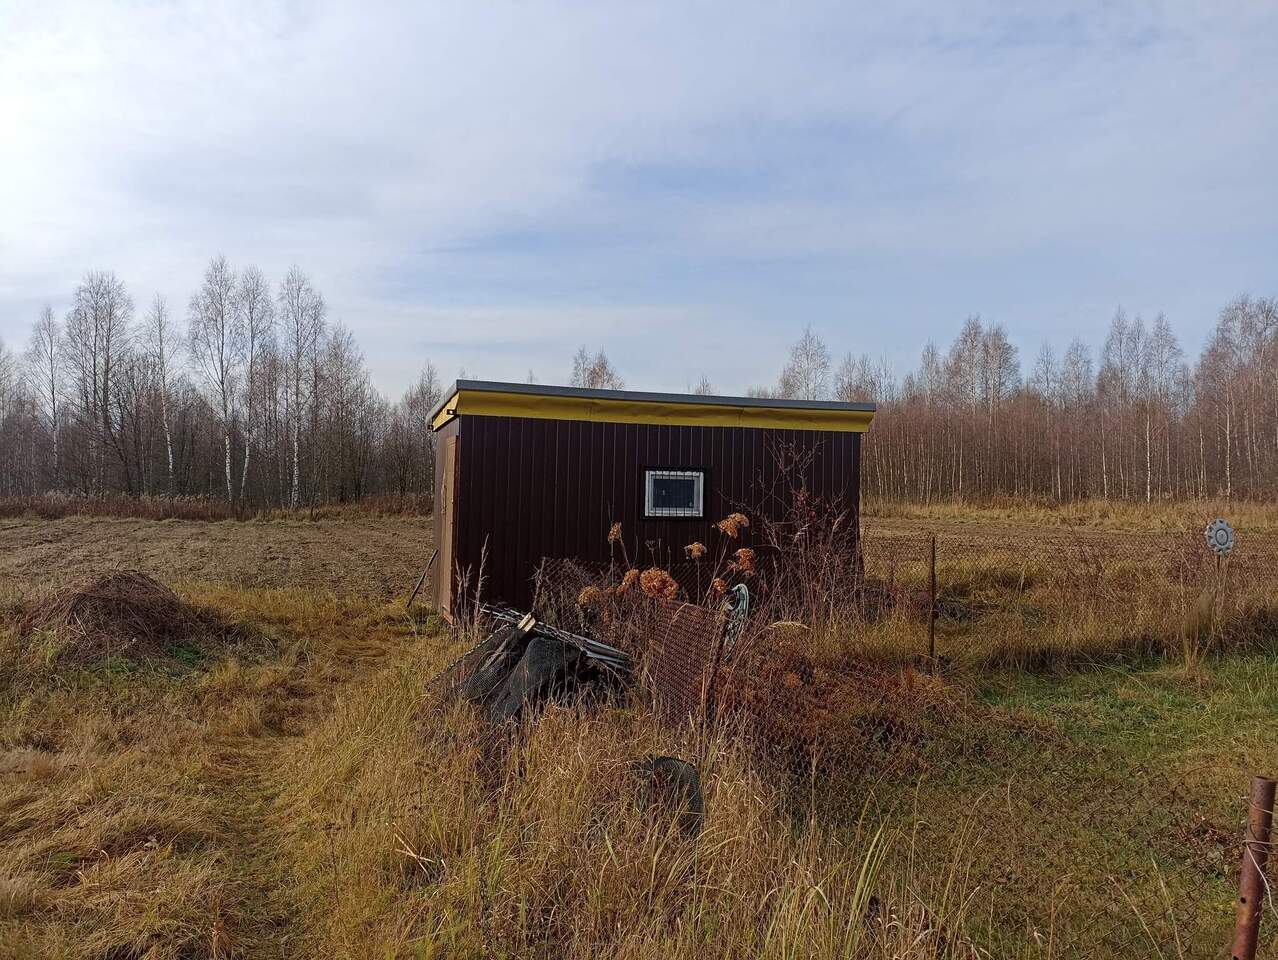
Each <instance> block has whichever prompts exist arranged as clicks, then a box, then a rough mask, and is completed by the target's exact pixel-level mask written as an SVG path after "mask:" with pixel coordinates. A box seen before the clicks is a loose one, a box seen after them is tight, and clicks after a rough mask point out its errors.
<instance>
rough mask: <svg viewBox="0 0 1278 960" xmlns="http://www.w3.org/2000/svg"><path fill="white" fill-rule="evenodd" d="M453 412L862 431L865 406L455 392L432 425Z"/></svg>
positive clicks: (867, 425) (866, 426)
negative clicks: (836, 407) (815, 406)
mask: <svg viewBox="0 0 1278 960" xmlns="http://www.w3.org/2000/svg"><path fill="white" fill-rule="evenodd" d="M457 415H462V416H479V417H528V418H532V419H534V420H589V421H593V422H596V423H658V424H661V423H664V424H672V425H679V426H688V427H762V428H770V429H774V430H836V431H840V432H843V433H865V432H866V431H867V430H868V429H869V428H870V421H871V420H872V419H874V413H873V411H869V410H822V409H819V408H818V409H812V408H805V407H767V406H748V407H747V406H736V405H733V404H718V403H678V402H669V401H657V400H603V399H595V398H589V397H559V396H547V395H544V394H527V393H501V392H495V391H486V390H459V391H458V392H457V393H455V394H453V396H452V397H451V398H450V399H449V401H448V402H447V403H446V404H444V406H443V408H442V409H441V410H440V411H439V413H438V414H436V416H435V420H434V422H433V423H432V424H431V426H432V427H433V428H434V429H435V430H438V429H439V428H440V427H442V426H443V425H444V424H446V423H447V422H448V421H449V420H451V419H452V418H453V417H455V416H457Z"/></svg>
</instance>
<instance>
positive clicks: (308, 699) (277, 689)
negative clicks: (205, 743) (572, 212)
mask: <svg viewBox="0 0 1278 960" xmlns="http://www.w3.org/2000/svg"><path fill="white" fill-rule="evenodd" d="M189 592H190V593H191V594H192V595H193V596H194V597H195V598H196V599H198V600H200V601H201V602H203V603H208V604H210V605H212V606H215V607H217V608H219V609H221V610H223V611H224V612H228V613H231V614H232V615H235V616H240V617H246V618H251V619H253V620H254V621H256V622H258V623H260V624H264V625H266V626H267V627H268V628H270V629H275V630H278V631H279V632H280V634H281V635H282V637H283V640H282V643H281V647H280V653H279V656H278V657H277V658H275V659H274V660H272V661H269V662H265V663H262V664H260V665H257V666H255V667H252V668H249V669H248V670H247V671H246V672H245V674H244V676H243V677H236V678H235V681H234V682H233V683H231V684H230V685H231V686H232V687H240V686H248V687H256V688H258V691H259V692H260V696H258V697H256V698H251V699H248V700H246V701H240V702H239V705H238V706H237V707H236V708H234V709H233V710H232V711H231V713H230V715H229V716H228V718H227V719H228V722H227V723H226V724H225V725H224V730H225V732H224V733H223V734H222V735H221V736H219V737H218V738H217V739H216V741H215V743H214V745H213V747H214V749H213V751H212V753H211V754H210V757H209V760H208V762H207V765H206V771H207V775H208V780H209V784H210V786H211V788H212V789H213V791H214V796H215V798H216V805H217V810H218V825H217V831H218V834H219V836H220V839H221V841H222V842H223V844H224V850H225V855H226V856H227V857H228V859H229V861H230V864H229V865H230V869H231V873H232V874H233V876H234V886H233V889H234V898H235V903H234V905H233V917H231V918H229V919H228V921H227V923H226V925H225V928H224V929H219V927H218V921H217V919H216V912H215V917H214V922H213V925H212V928H211V933H210V941H211V943H210V946H211V947H212V949H211V950H210V955H211V956H214V957H216V956H219V955H221V956H237V957H238V956H244V957H246V958H252V957H280V956H308V955H312V954H313V952H314V950H315V949H316V944H317V941H318V940H321V939H322V938H321V937H319V936H317V933H316V931H314V930H312V929H310V928H309V926H308V918H311V917H313V916H315V915H316V914H317V913H320V912H322V911H323V909H324V908H323V905H322V904H315V903H310V902H308V901H307V897H306V895H305V894H304V893H302V892H300V890H301V887H300V886H299V884H298V882H297V879H298V878H297V877H296V876H294V875H293V873H292V872H291V870H290V866H291V863H292V860H293V858H292V857H291V856H290V852H289V849H288V847H289V844H290V842H291V841H290V836H291V834H292V833H293V830H294V826H295V825H293V824H291V823H290V821H289V817H290V816H291V813H290V810H289V809H288V808H287V807H286V806H285V805H284V804H283V803H282V802H281V801H282V798H283V796H284V794H285V793H286V792H287V790H288V788H289V787H290V785H291V784H290V779H291V778H294V777H296V776H298V775H299V771H298V769H297V766H298V764H297V754H298V751H299V749H300V748H301V747H302V746H303V745H304V743H305V742H306V738H307V736H308V734H309V733H311V732H312V731H313V730H314V729H315V728H316V726H317V725H320V724H322V723H323V722H324V721H325V720H326V719H327V718H329V717H330V716H331V715H332V713H333V711H334V710H335V709H336V708H337V707H338V705H339V704H341V703H342V702H343V700H344V698H345V697H346V695H347V694H348V693H349V691H350V688H351V687H352V685H355V684H359V683H362V682H364V681H365V680H366V678H368V677H369V676H370V675H374V674H376V673H377V672H379V671H381V670H382V669H384V668H387V667H389V666H391V665H393V664H395V663H396V662H399V661H401V660H402V659H403V658H404V657H405V656H406V655H407V654H408V653H409V651H410V650H411V649H412V648H413V646H414V645H415V644H417V643H418V642H419V641H420V640H421V637H422V635H423V633H425V632H429V629H430V626H429V621H428V620H427V619H426V618H424V617H417V616H409V615H407V614H405V613H404V612H403V611H402V609H401V608H399V607H398V605H397V603H389V604H383V603H380V602H378V601H373V600H366V599H363V598H358V597H342V598H339V597H333V596H330V597H319V598H316V597H315V595H313V594H308V593H305V592H298V591H287V590H284V591H280V590H271V591H240V590H226V589H223V588H210V587H201V586H198V585H197V586H194V587H192V588H190V591H189ZM241 681H243V682H242V683H241ZM219 951H221V952H220V953H219Z"/></svg>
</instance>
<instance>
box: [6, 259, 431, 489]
mask: <svg viewBox="0 0 1278 960" xmlns="http://www.w3.org/2000/svg"><path fill="white" fill-rule="evenodd" d="M185 307H186V309H185V311H184V312H183V311H176V310H174V309H173V308H172V307H171V306H170V305H169V304H168V303H167V302H166V301H165V300H164V298H163V297H155V298H154V299H152V300H151V301H150V302H149V303H148V304H146V306H145V307H142V308H141V309H139V308H138V307H137V306H136V305H135V303H134V301H133V299H132V297H131V296H130V294H129V292H128V291H127V290H126V288H125V286H124V284H123V283H122V282H121V281H120V279H119V278H118V277H116V276H115V275H114V274H112V273H109V272H90V273H88V274H86V275H85V276H84V278H83V280H82V281H81V283H80V284H79V286H77V287H76V289H75V291H74V293H73V296H72V301H71V308H70V309H69V310H68V311H67V313H66V314H65V316H63V317H61V318H59V317H58V316H56V315H55V313H54V311H53V309H52V308H51V307H45V308H44V310H43V311H42V312H41V314H40V315H39V317H38V318H37V319H36V320H35V322H34V324H33V327H32V331H31V336H30V340H29V342H28V343H27V345H26V348H25V349H14V348H11V347H6V346H5V345H4V344H3V343H0V494H3V495H19V494H31V493H43V492H50V491H58V492H66V493H76V494H83V495H89V496H96V495H102V494H107V493H123V494H126V495H155V496H163V495H184V496H199V497H218V498H221V499H224V500H228V501H230V502H232V503H243V504H245V505H249V506H254V507H263V506H283V507H301V506H305V505H308V504H313V503H317V502H330V501H348V500H356V499H359V498H361V497H364V496H368V495H371V494H382V493H398V494H427V493H429V492H430V491H431V484H432V480H433V466H434V447H433V438H432V435H431V432H430V429H429V423H428V420H427V413H428V411H429V409H430V408H431V406H433V405H434V403H435V402H436V401H437V400H438V399H439V396H440V391H441V383H440V381H439V377H438V376H437V374H436V372H435V369H434V368H433V367H432V366H431V365H430V364H426V366H425V367H424V368H423V370H422V373H421V375H420V377H419V379H418V380H417V382H416V383H415V384H413V386H412V387H411V388H410V389H409V390H408V391H407V392H406V393H405V394H404V396H403V397H401V398H400V399H399V400H398V401H396V402H393V403H392V402H388V401H387V400H386V399H385V398H383V397H382V396H381V395H380V394H379V393H378V392H377V390H376V389H374V387H373V385H372V383H371V381H370V378H369V374H368V370H367V368H366V366H365V363H364V357H363V355H362V353H361V352H360V350H359V347H358V345H357V344H356V342H355V339H354V337H353V336H352V335H351V333H350V331H349V330H347V329H346V328H345V327H344V326H342V325H341V324H340V323H335V322H333V321H332V320H331V319H330V317H329V315H328V310H327V307H326V305H325V302H324V297H323V295H322V294H321V293H320V291H319V290H318V289H317V288H316V287H315V285H314V284H313V283H312V281H311V279H310V278H309V277H307V275H306V274H305V273H303V272H302V271H301V270H300V269H298V268H296V267H294V268H293V269H291V270H289V272H288V273H287V274H286V275H285V276H284V277H283V279H282V280H280V282H279V283H278V285H276V286H274V287H273V286H272V284H271V283H270V282H269V281H268V279H267V278H266V276H265V275H264V274H263V273H262V271H261V270H259V269H257V268H256V267H253V266H246V267H243V268H241V269H235V268H234V267H233V266H232V265H231V264H230V263H229V262H228V261H227V260H226V258H225V257H221V256H219V257H215V258H214V259H213V260H212V261H211V262H210V263H209V265H208V268H207V270H206V271H205V273H204V277H203V280H202V282H201V284H200V286H199V289H198V290H196V291H195V293H194V294H193V295H192V296H191V298H190V300H189V302H188V303H187V304H186V305H185ZM183 314H184V315H183Z"/></svg>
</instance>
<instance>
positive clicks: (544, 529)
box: [436, 415, 860, 607]
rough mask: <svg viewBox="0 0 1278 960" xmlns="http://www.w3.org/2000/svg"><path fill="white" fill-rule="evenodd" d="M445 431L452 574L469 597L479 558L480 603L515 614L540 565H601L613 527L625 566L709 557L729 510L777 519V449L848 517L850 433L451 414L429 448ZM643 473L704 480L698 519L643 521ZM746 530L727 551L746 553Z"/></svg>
mask: <svg viewBox="0 0 1278 960" xmlns="http://www.w3.org/2000/svg"><path fill="white" fill-rule="evenodd" d="M450 429H451V430H459V435H460V440H459V445H458V463H457V474H458V476H457V484H458V486H457V500H456V509H457V516H456V518H455V556H456V559H457V564H458V566H459V567H461V568H462V569H463V570H464V569H466V568H468V567H469V568H470V570H471V571H472V572H471V584H472V587H473V584H474V579H475V577H476V576H477V574H478V570H479V566H480V562H481V556H482V557H483V576H484V596H485V598H489V599H498V600H502V601H505V602H507V603H511V604H514V605H516V606H520V607H525V606H527V605H528V604H529V603H530V601H531V598H532V590H531V577H532V575H533V572H534V571H535V569H536V567H537V564H538V563H539V562H540V561H541V559H543V558H546V557H554V558H560V557H571V558H574V559H578V560H582V561H586V562H593V561H601V562H604V561H607V560H608V559H609V545H608V542H607V537H608V530H609V527H610V526H611V525H612V524H613V523H614V522H619V523H621V525H622V533H623V537H624V542H625V545H626V549H627V550H628V551H629V556H630V559H631V562H632V563H634V564H635V565H636V566H639V567H644V566H648V565H650V564H652V563H654V562H655V563H660V564H666V563H669V562H670V561H671V560H672V559H682V558H683V555H684V554H683V548H684V546H685V545H686V544H689V543H692V542H693V541H698V540H699V541H701V542H702V543H704V544H706V546H707V547H709V548H710V549H711V550H712V551H715V550H716V549H717V547H718V545H719V544H720V543H721V541H722V535H721V534H719V533H718V532H717V531H714V530H713V529H712V528H713V526H714V523H715V522H716V521H718V520H720V519H721V518H723V517H725V516H727V515H728V514H729V513H732V512H733V511H736V510H741V511H743V512H745V513H747V514H748V515H750V516H751V518H752V519H753V520H755V521H757V520H758V518H759V516H760V515H761V514H762V515H765V516H769V517H772V518H774V519H780V518H782V517H784V516H785V515H786V513H787V511H788V510H789V507H790V498H789V496H788V494H789V489H788V488H789V487H790V486H791V484H789V483H785V482H783V478H782V477H781V476H780V469H781V468H780V466H779V464H778V462H777V457H776V454H775V451H776V450H777V449H778V447H779V446H781V447H784V446H792V447H793V449H794V450H795V451H796V452H798V453H799V454H801V455H802V456H805V457H806V456H808V455H810V460H809V462H808V463H807V465H806V468H805V469H804V470H803V474H802V477H801V482H802V486H803V487H804V488H805V489H806V490H807V491H808V493H809V495H811V496H813V497H815V498H819V499H822V500H825V501H827V502H832V503H838V504H840V505H842V506H843V507H845V508H847V509H850V510H851V511H853V512H854V514H855V512H856V511H857V510H858V508H859V492H860V489H859V488H860V484H859V474H860V462H859V461H860V434H859V433H850V432H838V431H815V430H777V429H764V428H753V427H702V426H683V425H668V424H627V423H600V422H592V421H584V420H542V419H532V418H521V417H504V416H466V415H462V416H460V417H458V418H457V419H456V420H454V421H452V422H451V423H449V424H448V425H447V426H446V427H445V428H444V429H443V430H441V432H440V435H439V436H440V440H441V442H442V439H443V436H444V433H445V432H446V431H449V430H450ZM646 468H673V469H687V470H698V469H700V470H705V472H706V484H705V510H704V513H705V516H704V517H703V518H699V519H690V518H672V517H665V518H659V519H648V518H645V517H644V516H643V495H644V490H643V471H644V470H645V469H646ZM783 488H785V489H783ZM440 529H441V527H440V524H439V521H437V522H436V530H437V532H438V531H439V530H440ZM757 532H758V531H757V526H756V527H754V528H751V529H750V530H749V531H747V532H746V534H745V536H744V537H743V538H742V540H741V542H740V543H739V544H736V546H750V545H752V544H754V543H755V537H756V536H757Z"/></svg>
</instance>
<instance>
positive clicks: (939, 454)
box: [750, 296, 1278, 502]
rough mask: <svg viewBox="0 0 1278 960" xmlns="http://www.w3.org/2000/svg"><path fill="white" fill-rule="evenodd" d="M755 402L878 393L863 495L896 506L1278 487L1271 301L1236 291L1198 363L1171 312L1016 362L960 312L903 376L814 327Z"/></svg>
mask: <svg viewBox="0 0 1278 960" xmlns="http://www.w3.org/2000/svg"><path fill="white" fill-rule="evenodd" d="M750 392H751V393H752V394H754V395H756V396H780V397H795V398H806V399H836V400H846V401H874V402H876V403H877V404H878V413H877V415H876V416H875V419H874V425H873V427H872V429H871V430H870V432H869V434H868V435H867V436H866V440H865V445H864V454H863V466H862V471H863V472H862V490H863V491H864V492H865V494H866V495H870V496H877V497H880V498H883V499H890V500H912V501H938V500H948V499H962V498H970V499H984V500H988V499H990V498H992V497H999V496H1007V497H1014V498H1026V497H1033V498H1046V499H1051V500H1056V501H1069V500H1078V499H1083V498H1089V497H1095V498H1104V499H1115V500H1129V501H1146V502H1150V501H1154V500H1166V499H1192V498H1206V497H1224V498H1231V497H1255V498H1261V497H1273V496H1275V495H1278V299H1274V298H1253V297H1250V296H1241V297H1239V298H1237V299H1236V300H1234V301H1233V302H1232V303H1230V304H1228V305H1227V306H1226V307H1225V308H1224V309H1223V310H1222V311H1221V312H1220V315H1219V317H1218V318H1217V321H1216V324H1215V326H1214V328H1213V329H1212V332H1211V334H1210V336H1209V338H1208V340H1207V343H1206V345H1205V347H1204V348H1203V350H1202V352H1201V354H1200V355H1199V356H1198V358H1197V359H1196V360H1191V359H1190V358H1187V357H1186V355H1185V353H1184V350H1183V348H1182V346H1181V344H1180V343H1179V342H1178V340H1177V338H1176V335H1175V334H1174V333H1173V331H1172V329H1171V326H1170V324H1169V323H1168V322H1167V319H1166V318H1165V317H1164V316H1163V315H1161V314H1159V315H1158V316H1156V317H1154V319H1153V320H1152V321H1146V320H1145V319H1143V318H1142V317H1140V316H1135V317H1130V316H1128V315H1127V314H1126V313H1125V312H1124V311H1122V310H1119V311H1118V312H1117V313H1115V315H1114V317H1113V318H1112V320H1111V322H1110V325H1109V331H1108V335H1107V336H1106V338H1105V341H1104V343H1103V344H1101V345H1100V347H1099V349H1098V350H1093V348H1092V347H1091V346H1089V345H1088V344H1086V343H1084V342H1083V341H1082V340H1079V339H1075V340H1074V341H1073V342H1071V343H1070V344H1069V346H1068V347H1067V348H1066V349H1065V350H1064V352H1063V353H1059V354H1058V353H1057V352H1056V351H1055V350H1053V349H1052V348H1051V347H1050V346H1044V347H1043V348H1042V349H1041V350H1040V351H1039V352H1038V354H1037V355H1036V356H1035V357H1034V358H1033V360H1032V362H1030V363H1029V364H1027V365H1026V366H1025V367H1023V366H1022V364H1021V361H1020V358H1019V356H1018V354H1017V350H1016V348H1015V347H1014V346H1013V345H1012V343H1011V341H1010V339H1009V338H1008V335H1007V331H1006V330H1005V329H1004V328H1003V327H1002V326H1001V325H999V324H988V323H985V322H984V321H983V320H982V319H981V318H980V317H979V316H973V317H969V318H968V319H967V321H966V322H965V323H964V324H963V325H962V327H961V328H960V330H959V332H958V335H957V336H956V337H955V338H954V340H953V342H952V343H951V344H950V345H949V347H948V348H947V349H941V348H938V347H937V346H936V345H934V344H931V343H929V344H927V345H926V346H925V347H924V348H923V350H922V353H921V355H920V357H919V362H918V366H917V367H916V368H915V369H913V370H911V371H909V372H908V373H906V374H905V375H904V376H901V377H898V376H896V375H895V374H894V372H893V370H892V369H891V368H890V366H889V365H888V364H887V363H886V362H884V361H881V360H878V361H876V360H874V359H873V358H872V357H870V356H869V355H868V354H859V355H853V354H847V355H845V356H844V357H843V358H842V359H841V360H840V361H839V362H838V363H835V362H834V360H833V359H832V356H831V353H830V350H829V348H828V347H827V345H826V344H825V343H824V341H822V340H821V338H820V337H819V336H817V335H816V334H815V333H814V332H813V331H812V330H811V329H808V330H806V331H805V332H804V334H803V336H802V337H801V338H800V340H799V341H798V342H797V343H796V344H795V345H794V346H793V347H792V349H791V351H790V355H789V359H788V361H787V363H786V364H785V366H784V367H783V369H782V371H781V374H780V376H779V378H778V382H777V384H776V385H775V386H772V387H762V388H753V389H752V390H751V391H750Z"/></svg>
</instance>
